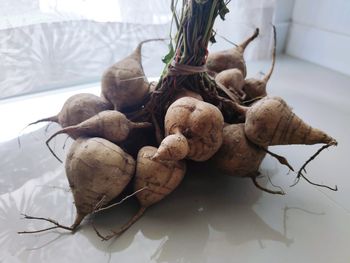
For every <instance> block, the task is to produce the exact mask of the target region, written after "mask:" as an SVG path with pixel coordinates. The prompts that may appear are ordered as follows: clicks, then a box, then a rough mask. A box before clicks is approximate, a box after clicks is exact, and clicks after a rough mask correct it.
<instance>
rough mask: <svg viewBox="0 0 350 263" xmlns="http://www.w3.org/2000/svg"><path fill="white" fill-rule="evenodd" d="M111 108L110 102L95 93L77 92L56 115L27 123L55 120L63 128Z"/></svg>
mask: <svg viewBox="0 0 350 263" xmlns="http://www.w3.org/2000/svg"><path fill="white" fill-rule="evenodd" d="M112 108H113V105H112V104H110V103H109V102H107V101H105V100H103V99H102V98H100V97H98V96H96V95H93V94H89V93H79V94H75V95H73V96H71V97H70V98H69V99H68V100H67V101H66V102H65V103H64V105H63V107H62V109H61V111H60V112H59V113H58V114H57V115H55V116H52V117H48V118H44V119H41V120H37V121H35V122H33V123H31V124H29V125H32V124H37V123H39V122H45V121H49V122H56V123H58V124H60V125H61V126H62V127H63V128H64V127H68V126H72V125H76V124H79V123H81V122H82V121H85V120H87V119H89V118H91V117H92V116H94V115H96V114H97V113H99V112H101V111H105V110H110V109H112Z"/></svg>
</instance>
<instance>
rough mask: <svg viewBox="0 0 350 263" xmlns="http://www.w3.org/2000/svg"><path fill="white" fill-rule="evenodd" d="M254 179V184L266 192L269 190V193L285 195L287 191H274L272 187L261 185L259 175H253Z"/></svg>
mask: <svg viewBox="0 0 350 263" xmlns="http://www.w3.org/2000/svg"><path fill="white" fill-rule="evenodd" d="M251 178H252V181H253V183H254V185H255V186H256V187H257V188H259V189H260V190H262V191H264V192H267V193H270V194H274V195H285V194H286V193H285V192H284V191H282V190H281V191H274V190H271V189H268V188H266V187H264V186H262V185H260V184H259V183H258V181H257V179H256V178H257V176H252V177H251Z"/></svg>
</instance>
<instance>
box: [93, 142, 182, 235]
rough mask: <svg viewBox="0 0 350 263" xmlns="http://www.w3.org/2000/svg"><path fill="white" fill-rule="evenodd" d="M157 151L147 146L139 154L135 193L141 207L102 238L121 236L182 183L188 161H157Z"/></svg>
mask: <svg viewBox="0 0 350 263" xmlns="http://www.w3.org/2000/svg"><path fill="white" fill-rule="evenodd" d="M156 151H157V148H155V147H151V146H145V147H143V148H142V149H141V150H140V151H139V153H138V155H137V162H136V173H135V177H134V190H135V192H134V193H136V198H137V200H138V201H139V203H140V206H141V208H140V209H139V211H138V212H137V213H136V214H135V215H134V216H133V217H132V218H131V219H130V220H129V221H128V222H127V223H126V224H125V225H124V226H122V227H121V228H120V229H119V230H118V231H113V233H112V234H110V235H108V236H102V235H99V236H100V237H101V238H102V239H104V240H108V239H111V238H112V237H115V236H120V235H121V234H122V233H123V232H124V231H126V230H127V229H128V228H129V227H131V226H132V225H133V224H134V223H135V222H136V221H137V220H138V219H139V218H140V217H141V216H142V215H143V214H144V212H145V211H146V209H147V208H148V207H149V206H151V205H154V204H155V203H158V202H159V201H161V200H162V199H163V198H165V197H166V196H167V195H169V194H170V193H171V192H172V191H174V190H175V189H176V188H177V186H178V185H179V184H180V183H181V181H182V179H183V177H184V175H185V173H186V162H185V161H184V160H183V161H156V160H154V159H153V158H152V157H153V156H154V154H155V153H156Z"/></svg>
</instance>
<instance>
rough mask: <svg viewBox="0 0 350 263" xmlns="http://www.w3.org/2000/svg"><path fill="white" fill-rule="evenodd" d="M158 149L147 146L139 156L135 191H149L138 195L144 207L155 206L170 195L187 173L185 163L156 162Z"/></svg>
mask: <svg viewBox="0 0 350 263" xmlns="http://www.w3.org/2000/svg"><path fill="white" fill-rule="evenodd" d="M156 151H157V148H155V147H151V146H146V147H143V148H142V149H141V150H140V151H139V154H138V157H137V163H136V174H135V179H134V187H135V188H134V190H135V191H137V190H140V189H142V188H143V187H147V189H145V190H143V191H141V192H139V193H137V194H136V197H137V199H138V200H139V202H140V204H141V206H142V207H148V206H150V205H153V204H155V203H157V202H159V201H160V200H162V199H163V198H164V197H165V196H167V195H168V194H170V193H171V192H172V191H173V190H175V189H176V187H177V186H178V185H179V184H180V182H181V181H182V179H183V177H184V175H185V173H186V163H185V161H155V160H154V159H153V158H152V157H153V156H154V154H155V153H156Z"/></svg>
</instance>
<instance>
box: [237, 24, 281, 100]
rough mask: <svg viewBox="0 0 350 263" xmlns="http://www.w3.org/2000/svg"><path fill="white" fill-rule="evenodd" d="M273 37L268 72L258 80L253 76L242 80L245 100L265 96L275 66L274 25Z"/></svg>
mask: <svg viewBox="0 0 350 263" xmlns="http://www.w3.org/2000/svg"><path fill="white" fill-rule="evenodd" d="M273 37H274V46H273V50H272V65H271V68H270V70H269V72H268V73H267V74H266V76H265V77H264V78H263V79H261V80H259V79H254V78H248V79H246V80H245V82H244V86H243V87H242V90H243V92H244V94H245V95H246V97H245V99H246V100H248V101H249V100H254V99H256V98H259V97H265V96H266V95H267V92H266V85H267V82H268V81H269V80H270V78H271V75H272V73H273V69H274V67H275V62H276V41H277V40H276V27H275V26H273Z"/></svg>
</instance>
